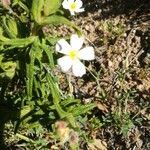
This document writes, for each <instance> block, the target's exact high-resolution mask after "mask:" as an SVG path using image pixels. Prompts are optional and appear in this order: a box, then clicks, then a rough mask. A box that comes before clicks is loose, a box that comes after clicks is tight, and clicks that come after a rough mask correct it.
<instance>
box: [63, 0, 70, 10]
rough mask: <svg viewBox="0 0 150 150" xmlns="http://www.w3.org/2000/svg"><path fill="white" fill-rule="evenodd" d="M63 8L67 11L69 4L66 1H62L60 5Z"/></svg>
mask: <svg viewBox="0 0 150 150" xmlns="http://www.w3.org/2000/svg"><path fill="white" fill-rule="evenodd" d="M62 6H63V8H65V9H69V2H68V1H67V0H64V1H63V3H62Z"/></svg>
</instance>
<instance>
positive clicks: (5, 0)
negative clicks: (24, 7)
mask: <svg viewBox="0 0 150 150" xmlns="http://www.w3.org/2000/svg"><path fill="white" fill-rule="evenodd" d="M1 3H2V5H3V7H5V8H9V5H10V0H1Z"/></svg>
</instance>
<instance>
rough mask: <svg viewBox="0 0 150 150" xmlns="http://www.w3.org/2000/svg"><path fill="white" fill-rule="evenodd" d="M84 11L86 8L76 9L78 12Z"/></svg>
mask: <svg viewBox="0 0 150 150" xmlns="http://www.w3.org/2000/svg"><path fill="white" fill-rule="evenodd" d="M83 11H84V8H78V9H76V12H83Z"/></svg>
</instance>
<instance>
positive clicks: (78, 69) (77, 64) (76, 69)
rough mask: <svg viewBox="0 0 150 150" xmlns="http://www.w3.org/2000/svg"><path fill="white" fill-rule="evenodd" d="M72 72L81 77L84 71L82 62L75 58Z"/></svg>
mask: <svg viewBox="0 0 150 150" xmlns="http://www.w3.org/2000/svg"><path fill="white" fill-rule="evenodd" d="M72 72H73V74H74V75H75V76H76V77H82V76H83V75H84V74H85V73H86V69H85V66H84V64H83V63H81V61H79V60H75V61H74V62H73V66H72Z"/></svg>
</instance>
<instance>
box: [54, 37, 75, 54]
mask: <svg viewBox="0 0 150 150" xmlns="http://www.w3.org/2000/svg"><path fill="white" fill-rule="evenodd" d="M71 49H72V48H71V46H70V45H69V43H68V42H67V41H66V40H64V39H61V40H59V41H58V42H57V44H56V51H57V52H59V53H62V54H68V51H69V50H71Z"/></svg>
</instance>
